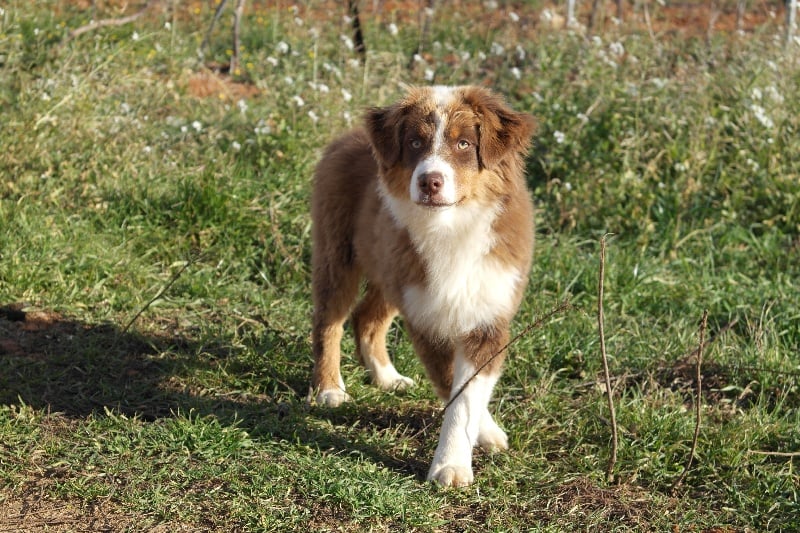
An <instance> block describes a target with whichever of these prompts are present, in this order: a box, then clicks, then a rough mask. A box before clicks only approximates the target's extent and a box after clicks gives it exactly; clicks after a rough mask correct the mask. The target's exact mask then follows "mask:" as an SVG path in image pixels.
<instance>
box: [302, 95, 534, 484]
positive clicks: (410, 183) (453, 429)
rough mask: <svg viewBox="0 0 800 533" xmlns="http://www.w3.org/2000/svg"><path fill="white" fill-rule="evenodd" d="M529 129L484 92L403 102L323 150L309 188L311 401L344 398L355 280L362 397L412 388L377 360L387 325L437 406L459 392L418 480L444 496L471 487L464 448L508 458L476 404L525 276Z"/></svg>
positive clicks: (528, 121)
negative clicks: (418, 364)
mask: <svg viewBox="0 0 800 533" xmlns="http://www.w3.org/2000/svg"><path fill="white" fill-rule="evenodd" d="M533 129H534V121H533V118H532V117H531V116H529V115H527V114H524V113H518V112H515V111H513V110H512V109H510V108H509V107H508V106H507V105H506V104H505V103H504V101H503V100H502V99H501V98H500V97H499V96H497V95H496V94H494V93H492V92H491V91H489V90H486V89H483V88H479V87H429V88H412V89H410V90H409V91H408V93H407V94H406V96H405V97H404V98H403V99H402V100H401V101H400V102H398V103H396V104H394V105H392V106H389V107H383V108H374V109H371V110H369V111H368V112H367V114H366V117H365V126H364V127H363V128H362V129H357V130H355V131H352V132H350V133H348V134H346V135H344V136H343V137H341V138H339V139H338V140H336V141H334V142H333V143H331V145H330V146H329V147H328V148H327V150H326V152H325V154H324V156H323V157H322V160H321V161H320V163H319V165H318V166H317V169H316V173H315V177H314V191H313V195H312V202H311V204H312V207H311V214H312V219H313V230H312V232H313V235H312V236H313V257H312V266H313V295H314V322H313V332H312V341H313V351H314V360H315V365H314V374H313V380H312V383H311V390H312V393H311V397H312V398H313V399H315V400H316V402H317V403H319V404H322V405H328V406H336V405H339V404H340V403H341V402H343V401H345V400H347V399H348V398H349V396H348V395H347V393H346V392H345V385H344V381H343V380H342V377H341V374H340V371H339V364H340V358H341V354H340V347H339V345H340V341H341V339H342V331H343V329H342V328H343V324H344V322H345V320H346V319H347V317H348V315H349V314H350V313H351V309H352V307H353V304H354V303H355V300H356V298H357V296H358V294H359V287H360V284H361V281H362V280H366V289H365V291H364V295H363V298H362V300H361V301H360V303H359V304H358V305H357V306H356V307H355V309H354V310H353V312H352V324H353V329H354V333H355V339H356V354H357V356H358V359H359V360H360V361H361V363H363V365H364V366H365V367H366V369H367V371H368V372H369V374H370V376H371V379H372V381H373V382H374V384H376V385H377V386H379V387H381V388H382V389H391V390H394V389H404V388H406V387H410V386H412V385H413V384H414V382H413V381H412V380H411V379H409V378H407V377H405V376H402V375H401V374H400V373H398V372H397V370H396V369H395V367H394V366H393V365H392V362H391V360H390V359H389V355H388V353H387V351H386V345H385V336H386V332H387V330H388V328H389V325H390V323H391V321H392V319H393V318H394V317H395V316H396V315H397V314H398V313H400V314H401V315H402V316H403V318H404V319H405V325H406V327H407V329H408V331H409V334H410V337H411V339H412V342H413V344H414V348H415V351H416V353H417V355H418V356H419V358H420V359H421V360H422V362H423V364H424V366H425V369H426V371H427V374H428V377H429V378H430V379H431V381H432V382H433V384H434V386H435V389H436V392H437V393H438V395H439V397H440V398H441V399H442V400H444V401H449V400H451V399H452V398H453V397H454V396H455V395H456V394H457V392H458V391H459V389H460V388H461V387H462V386H463V385H464V384H465V383H468V384H467V385H466V388H464V390H463V392H462V393H461V394H460V395H458V396H457V397H456V398H455V400H454V401H453V402H452V404H451V405H450V406H449V408H448V409H447V412H446V413H445V417H444V421H443V424H442V430H441V435H440V439H439V445H438V447H437V449H436V452H435V454H434V458H433V463H432V465H431V467H430V471H429V473H428V479H430V480H434V481H437V482H439V483H441V484H442V485H445V486H450V485H466V484H469V483H470V482H472V480H473V474H472V448H473V446H475V445H480V446H482V447H485V448H499V449H505V448H507V447H508V439H507V437H506V434H505V433H504V432H503V430H502V429H500V427H499V426H498V425H497V424H496V423H495V421H494V420H493V418H492V416H491V414H490V413H489V410H488V404H489V399H490V396H491V393H492V389H493V387H494V385H495V383H496V382H497V379H498V377H499V375H500V371H501V366H502V362H503V359H504V358H505V353H504V352H503V351H502V350H503V348H504V347H505V346H506V344H507V342H508V338H509V323H510V321H511V319H512V317H513V315H514V314H515V313H516V310H517V307H518V306H519V304H520V300H521V299H522V294H523V292H524V290H525V286H526V283H527V280H528V272H529V269H530V263H531V254H532V249H533V206H532V203H531V199H530V194H529V192H528V190H527V188H526V186H525V180H524V155H525V153H526V151H527V149H528V146H529V143H530V137H531V135H532V133H533ZM476 372H477V375H475V374H476ZM473 376H474V378H473ZM471 378H472V379H471ZM470 379H471V380H470Z"/></svg>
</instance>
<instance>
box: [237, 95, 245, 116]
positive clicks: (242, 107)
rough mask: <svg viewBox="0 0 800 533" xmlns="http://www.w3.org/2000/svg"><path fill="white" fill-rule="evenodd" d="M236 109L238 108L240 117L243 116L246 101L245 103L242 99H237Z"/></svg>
mask: <svg viewBox="0 0 800 533" xmlns="http://www.w3.org/2000/svg"><path fill="white" fill-rule="evenodd" d="M236 107H238V108H239V112H240V113H241V114H242V115H244V114H245V113H247V101H246V100H245V99H244V98H240V99H239V100H238V101H237V102H236Z"/></svg>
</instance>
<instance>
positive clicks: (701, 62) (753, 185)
mask: <svg viewBox="0 0 800 533" xmlns="http://www.w3.org/2000/svg"><path fill="white" fill-rule="evenodd" d="M501 4H503V5H501V6H500V7H499V8H498V9H496V10H493V11H490V12H488V14H487V15H485V16H481V17H475V16H474V13H471V12H470V11H469V10H468V9H467V8H464V10H454V11H452V12H451V11H449V10H445V9H441V10H440V12H439V13H437V16H436V17H434V18H432V19H431V28H430V34H429V35H430V38H429V40H428V41H426V42H425V46H424V47H423V53H422V55H421V57H420V60H418V61H409V53H410V51H411V50H413V49H414V48H415V47H416V45H417V43H418V39H419V24H418V20H417V18H416V16H412V17H409V16H405V15H403V12H402V11H391V10H389V9H388V8H387V10H385V11H383V12H380V13H375V12H372V11H371V8H364V9H365V11H364V16H363V20H362V25H363V27H364V30H365V38H366V43H367V49H368V53H367V57H366V62H365V63H363V64H362V63H361V62H360V60H359V58H358V56H357V55H356V54H355V52H353V51H352V50H350V49H349V48H348V47H347V43H346V42H345V39H343V38H342V36H349V35H350V29H349V25H348V23H347V22H346V21H342V20H341V18H340V14H339V13H338V12H337V11H335V10H334V12H335V14H334V15H330V14H329V13H328V11H327V8H326V7H325V6H324V5H323V4H321V3H318V2H310V3H308V4H304V5H301V6H299V7H297V8H293V7H292V6H290V5H288V4H287V5H283V4H281V5H279V6H277V7H273V8H267V7H265V5H263V3H253V5H252V6H251V8H250V11H248V12H247V14H246V20H245V24H244V28H243V31H244V33H243V35H242V42H243V44H244V55H243V57H242V62H241V65H242V71H240V72H238V73H234V75H233V77H227V76H224V75H217V74H214V73H213V72H209V71H208V70H207V69H205V68H204V63H203V62H200V61H199V60H198V59H197V54H196V47H197V46H198V44H199V42H200V41H201V40H202V37H203V34H204V31H205V25H206V23H207V22H208V21H209V20H210V17H211V15H212V11H211V8H210V7H209V6H208V5H206V4H205V3H200V2H195V3H192V2H189V3H186V4H185V5H184V4H180V5H176V6H175V9H174V10H173V11H161V10H159V9H154V10H153V11H152V12H151V13H150V14H149V15H148V16H146V17H144V18H142V19H140V20H139V21H137V22H136V23H134V24H130V25H125V26H120V27H108V28H103V29H100V30H97V31H94V32H90V33H87V34H84V35H82V36H80V37H78V38H76V39H74V40H72V41H70V42H69V43H67V44H66V45H63V46H61V43H62V41H63V39H64V37H65V36H66V34H67V32H68V31H69V30H70V29H74V28H76V27H78V26H80V25H82V24H85V23H87V22H88V21H89V20H91V19H100V18H104V17H110V16H116V14H118V13H119V11H116V9H117V7H114V6H115V5H116V4H114V3H109V4H108V5H106V4H102V3H98V5H97V6H96V11H91V10H90V9H81V8H80V7H79V4H78V3H75V2H66V1H63V0H51V1H47V2H36V3H30V2H22V1H13V0H12V1H11V2H10V3H7V4H6V6H4V7H3V8H2V11H0V146H2V156H0V228H2V230H0V308H1V309H2V310H0V368H2V369H3V370H2V372H0V443H2V445H0V508H1V509H2V510H0V530H2V531H6V530H8V531H11V530H18V529H20V528H23V529H29V530H42V529H47V528H49V529H55V530H71V531H80V530H101V529H105V530H142V529H152V530H154V531H164V530H167V529H173V528H179V529H189V530H219V531H230V530H236V531H238V530H264V531H267V530H309V529H311V530H315V531H316V530H320V531H322V530H353V531H355V530H377V531H388V530H392V531H394V530H420V531H463V530H497V531H504V530H531V529H533V530H541V531H576V530H589V529H599V530H602V531H610V530H615V531H616V530H620V531H627V530H647V531H663V530H671V529H676V530H694V531H703V530H708V531H712V530H715V531H766V530H771V531H792V530H796V529H797V528H798V527H800V521H798V517H799V516H800V504H799V503H798V489H797V487H798V486H800V483H799V482H800V479H798V473H797V460H798V459H797V457H798V455H797V453H798V452H800V389H798V376H799V375H800V308H799V307H798V302H800V286H799V285H798V281H797V280H798V279H800V159H798V158H797V157H796V156H795V155H794V154H797V153H800V140H798V135H797V133H798V129H800V119H799V118H798V117H800V97H798V94H797V91H796V85H797V81H798V79H800V70H798V63H797V60H796V57H797V56H796V54H797V50H796V48H792V49H791V50H790V51H788V52H787V51H785V50H784V48H783V46H782V45H781V43H780V42H778V41H777V40H776V39H775V38H774V35H781V29H780V28H779V27H777V26H774V25H770V24H771V23H769V22H767V23H765V24H763V25H760V26H758V27H756V28H755V29H754V30H753V31H749V32H748V33H747V34H745V35H743V36H736V35H730V34H723V33H721V32H720V33H716V34H712V35H711V36H710V38H705V30H703V36H704V37H703V38H702V39H700V38H691V37H688V38H678V39H671V38H670V37H669V34H668V33H667V32H655V33H654V34H650V33H649V32H648V31H646V28H639V27H638V26H637V24H636V23H635V22H629V23H626V24H623V25H621V26H614V25H611V24H609V25H608V27H606V28H605V29H604V30H603V31H602V32H600V33H599V34H598V35H597V36H596V37H594V38H585V37H583V36H580V35H578V34H576V33H572V32H565V31H550V30H547V29H546V28H545V27H544V26H543V25H540V24H539V22H538V21H539V16H538V14H539V12H540V10H541V6H537V5H527V4H526V5H525V6H522V7H519V9H517V10H516V12H517V14H518V15H519V20H514V19H513V18H512V17H509V15H508V11H509V10H510V9H511V8H507V7H505V4H504V3H501ZM248 5H250V4H248ZM653 9H654V11H653V12H652V13H651V15H652V18H653V20H654V21H656V22H658V21H659V20H661V19H660V18H659V17H661V16H662V15H664V16H666V15H665V14H666V9H665V10H664V11H663V12H662V11H659V8H658V6H655V7H654V8H653ZM632 20H634V21H635V20H636V19H635V18H632ZM225 21H226V19H225V18H224V17H223V19H222V24H221V25H220V27H219V29H218V33H216V34H215V36H214V38H213V39H212V41H211V49H210V50H209V51H207V55H206V58H205V62H206V63H209V62H217V63H224V62H226V61H227V58H228V53H229V52H228V48H229V47H230V43H229V42H228V37H227V35H228V33H227V32H228V31H229V28H228V27H227V26H226V22H225ZM390 23H393V24H395V25H396V26H397V30H398V31H397V34H396V35H393V34H392V32H391V31H389V29H388V25H389V24H390ZM431 78H433V80H432V81H433V82H435V83H471V82H473V83H474V82H483V83H487V84H489V85H491V86H493V87H495V88H496V89H497V90H499V91H501V92H502V93H504V94H506V95H507V96H508V98H509V100H510V101H511V102H512V104H513V105H514V106H515V107H516V108H518V109H524V110H528V111H530V112H532V113H533V114H534V115H535V116H536V117H537V119H538V121H539V132H538V136H537V141H536V145H535V148H534V150H533V152H532V153H531V156H530V158H529V162H528V171H529V172H528V175H529V183H530V186H531V189H532V190H533V192H534V197H535V199H536V204H537V207H538V212H537V228H538V233H537V248H536V253H535V259H534V266H533V271H532V273H531V283H530V288H529V293H528V295H527V298H526V300H525V303H524V304H523V306H522V309H521V311H520V313H519V315H518V318H517V321H516V323H515V330H514V331H515V332H519V331H522V330H523V329H524V328H525V326H526V325H527V324H530V323H532V322H534V321H535V320H537V318H539V317H541V316H543V315H545V314H546V313H547V312H548V311H550V310H551V309H553V308H554V307H555V306H557V305H558V303H559V302H561V301H562V300H564V299H566V298H569V299H570V301H571V302H572V304H573V309H571V310H569V311H566V312H563V313H559V314H558V315H557V316H556V317H554V318H553V319H552V320H550V321H548V322H547V323H546V324H544V325H543V326H542V327H540V328H536V329H534V330H533V331H531V332H530V333H528V334H527V335H525V336H523V338H521V339H520V340H519V341H517V342H516V343H515V344H514V346H512V348H511V357H510V359H509V363H508V365H507V368H506V371H505V374H504V375H503V378H502V379H501V382H500V384H499V386H498V388H497V391H496V394H495V399H494V402H493V409H494V411H495V412H496V413H497V414H498V415H499V416H498V418H499V420H500V421H501V424H502V425H503V426H504V427H505V428H506V430H507V431H508V433H509V437H510V440H511V450H510V451H509V452H508V453H503V454H486V453H482V452H476V458H475V462H476V472H477V482H476V484H475V485H474V486H472V487H470V488H467V489H463V490H440V489H438V488H436V487H435V486H432V485H430V484H428V483H426V482H424V481H423V480H424V475H425V473H426V471H427V466H428V463H429V461H430V458H431V457H432V454H433V449H434V447H435V443H436V438H437V433H438V426H439V423H440V420H441V419H440V416H439V413H440V411H439V405H438V404H437V402H436V401H435V399H434V398H435V397H434V394H433V392H432V390H431V388H430V386H429V385H428V384H427V383H425V380H424V378H423V371H422V368H421V366H420V365H419V363H418V362H417V361H416V359H415V358H414V356H413V352H412V350H411V347H410V343H409V342H408V339H407V338H406V336H405V334H404V332H403V329H402V327H401V323H400V322H398V323H397V324H396V325H395V326H394V327H393V328H392V330H391V331H390V334H389V340H388V342H389V345H390V351H391V352H392V354H393V355H394V357H395V360H396V365H397V366H398V369H399V370H400V371H401V372H402V373H404V374H406V375H410V376H412V377H415V378H416V379H417V381H418V382H420V386H418V387H417V388H415V389H413V390H411V391H409V392H408V393H407V394H405V395H394V394H386V393H382V392H379V391H376V390H375V389H373V388H372V387H370V386H368V385H367V384H366V380H365V375H364V372H363V370H361V369H360V368H359V367H358V365H357V364H356V363H355V362H354V361H353V359H352V358H346V360H345V363H344V366H345V376H346V377H345V379H346V381H347V385H348V390H349V392H350V393H351V394H352V396H353V397H354V398H355V401H354V402H353V403H352V404H350V405H347V406H345V407H343V408H341V409H338V410H325V409H320V408H309V407H307V406H306V404H305V395H306V392H307V387H308V382H309V377H310V368H311V354H310V343H309V339H308V336H309V330H310V328H309V318H310V311H311V309H310V296H309V269H308V264H309V250H310V246H309V244H310V242H309V229H310V220H309V214H308V196H309V176H310V174H311V170H312V168H313V165H314V164H315V162H316V159H317V156H318V154H319V152H320V150H321V149H322V147H323V146H324V144H325V143H326V141H327V140H328V139H330V138H332V137H333V136H334V135H336V133H337V132H339V131H341V130H343V129H344V128H347V127H349V126H350V125H352V124H356V123H357V121H358V117H359V115H360V113H361V110H362V109H363V108H364V107H365V106H368V105H375V104H384V103H389V102H390V101H392V99H393V98H395V97H396V96H397V95H398V94H400V92H401V90H402V88H401V85H402V84H403V83H428V82H430V81H431ZM608 232H610V233H612V234H613V235H612V236H610V238H609V241H608V251H607V259H606V278H605V300H604V304H605V330H606V341H607V349H608V353H609V358H610V365H611V373H612V377H613V383H614V400H615V404H616V410H617V420H618V424H619V429H620V447H619V453H618V462H617V465H616V468H615V478H616V482H615V483H608V482H607V481H606V479H605V475H604V474H605V466H606V463H607V461H608V457H609V453H610V441H609V439H610V428H609V427H608V422H607V417H608V414H607V407H606V404H605V396H604V390H603V388H602V386H601V385H600V383H601V380H600V376H601V372H602V367H601V361H600V357H599V338H598V334H597V326H596V311H595V310H596V308H597V282H598V271H599V241H600V238H601V237H602V236H603V235H604V234H606V233H608ZM182 269H183V270H182ZM160 293H161V296H160V297H159V298H157V299H155V300H154V301H153V298H154V297H155V296H157V295H159V294H160ZM705 309H708V311H709V330H708V335H709V336H710V337H711V338H712V340H711V342H710V343H709V345H708V346H707V347H706V349H705V351H704V365H703V369H702V371H703V398H702V402H703V408H702V414H703V424H702V427H701V431H700V437H699V441H698V446H697V453H696V457H695V461H694V463H693V466H692V468H691V470H690V471H689V472H688V474H687V477H686V478H685V480H684V481H683V483H682V485H681V487H680V489H679V490H678V491H677V492H672V491H671V487H672V484H673V483H674V481H675V480H676V479H677V478H678V476H679V475H680V473H681V470H682V468H683V465H684V464H685V463H686V459H687V454H688V453H689V450H690V448H691V440H692V433H693V430H694V416H693V409H694V403H693V402H694V401H695V397H694V396H695V395H694V392H695V390H696V389H695V383H694V378H693V376H694V359H693V356H692V352H693V350H694V349H695V348H696V346H697V335H698V328H699V321H700V318H701V316H702V314H703V311H704V310H705ZM140 312H141V314H140V315H138V316H137V314H138V313H140ZM134 318H135V320H133V319H134ZM132 320H133V322H132V325H131V327H129V328H126V325H127V324H129V323H131V321H132ZM344 348H345V351H346V352H347V353H352V351H353V345H352V339H351V338H350V337H349V336H347V337H346V339H345V346H344ZM715 528H716V529H715Z"/></svg>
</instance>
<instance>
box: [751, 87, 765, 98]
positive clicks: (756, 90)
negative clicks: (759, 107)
mask: <svg viewBox="0 0 800 533" xmlns="http://www.w3.org/2000/svg"><path fill="white" fill-rule="evenodd" d="M762 96H763V95H762V93H761V89H759V88H758V87H753V90H752V91H750V98H752V99H753V100H761V97H762Z"/></svg>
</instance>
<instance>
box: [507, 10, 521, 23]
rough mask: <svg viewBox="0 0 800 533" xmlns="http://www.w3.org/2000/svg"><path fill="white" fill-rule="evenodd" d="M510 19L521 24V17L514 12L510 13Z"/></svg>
mask: <svg viewBox="0 0 800 533" xmlns="http://www.w3.org/2000/svg"><path fill="white" fill-rule="evenodd" d="M508 18H510V19H511V22H519V15H517V14H516V13H514V12H513V11H509V12H508Z"/></svg>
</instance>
